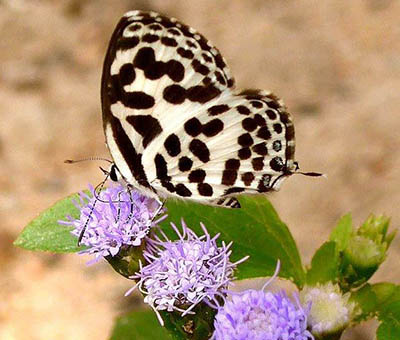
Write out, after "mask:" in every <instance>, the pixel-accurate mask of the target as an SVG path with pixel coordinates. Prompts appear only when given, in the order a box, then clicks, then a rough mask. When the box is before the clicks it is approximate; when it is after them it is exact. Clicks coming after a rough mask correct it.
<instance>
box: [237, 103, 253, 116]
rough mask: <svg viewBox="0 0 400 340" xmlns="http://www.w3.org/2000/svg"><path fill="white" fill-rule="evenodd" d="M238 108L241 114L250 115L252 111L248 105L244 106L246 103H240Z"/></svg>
mask: <svg viewBox="0 0 400 340" xmlns="http://www.w3.org/2000/svg"><path fill="white" fill-rule="evenodd" d="M236 110H238V112H239V113H240V114H241V115H245V116H247V115H249V114H250V113H251V111H250V110H249V108H248V107H246V106H244V105H238V106H236Z"/></svg>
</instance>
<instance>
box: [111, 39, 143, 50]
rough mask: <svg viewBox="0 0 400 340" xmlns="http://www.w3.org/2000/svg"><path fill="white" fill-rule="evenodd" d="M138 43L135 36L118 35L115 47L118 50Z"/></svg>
mask: <svg viewBox="0 0 400 340" xmlns="http://www.w3.org/2000/svg"><path fill="white" fill-rule="evenodd" d="M138 44H139V38H138V37H136V36H133V37H129V38H126V37H120V38H119V39H118V41H117V45H116V48H117V49H118V50H122V51H124V50H130V49H132V48H134V47H136V46H137V45H138Z"/></svg>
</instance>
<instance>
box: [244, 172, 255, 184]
mask: <svg viewBox="0 0 400 340" xmlns="http://www.w3.org/2000/svg"><path fill="white" fill-rule="evenodd" d="M242 181H243V183H244V184H245V185H246V186H250V185H251V183H252V182H253V181H254V174H253V173H252V172H245V173H244V174H243V175H242Z"/></svg>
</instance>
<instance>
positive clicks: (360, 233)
mask: <svg viewBox="0 0 400 340" xmlns="http://www.w3.org/2000/svg"><path fill="white" fill-rule="evenodd" d="M389 223H390V219H389V218H387V217H385V216H378V217H375V216H374V215H371V216H370V217H369V218H368V219H367V220H366V221H365V222H364V224H363V225H362V226H361V227H360V228H358V230H356V231H355V232H353V234H352V235H351V237H350V239H349V241H348V244H347V247H346V248H345V249H344V252H343V255H344V257H343V264H342V280H341V281H342V282H341V284H342V285H343V287H344V288H347V289H349V288H354V287H358V286H360V285H361V284H363V283H365V282H366V281H367V280H368V279H369V278H370V277H371V276H372V275H373V274H374V273H375V271H376V270H377V269H378V267H379V265H380V264H381V263H382V262H383V261H384V260H385V258H386V253H387V250H388V248H389V245H390V243H391V242H392V240H393V238H394V236H395V232H392V233H390V234H388V233H387V231H388V227H389Z"/></svg>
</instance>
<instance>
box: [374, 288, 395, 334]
mask: <svg viewBox="0 0 400 340" xmlns="http://www.w3.org/2000/svg"><path fill="white" fill-rule="evenodd" d="M372 287H373V290H374V292H375V294H376V296H377V298H378V304H377V312H378V318H379V320H380V321H381V322H382V323H381V324H380V326H379V328H378V330H377V333H376V335H377V338H378V340H398V339H400V286H398V285H394V284H392V283H379V284H376V285H373V286H372Z"/></svg>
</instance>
